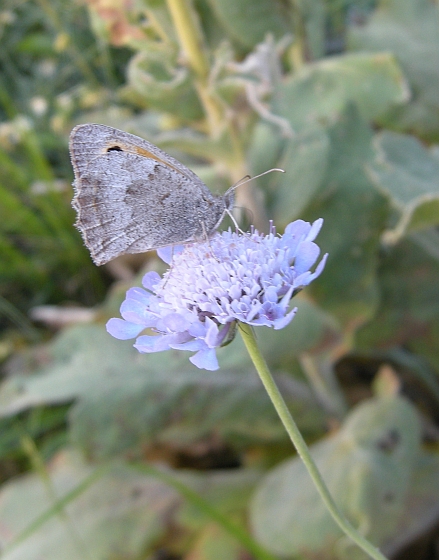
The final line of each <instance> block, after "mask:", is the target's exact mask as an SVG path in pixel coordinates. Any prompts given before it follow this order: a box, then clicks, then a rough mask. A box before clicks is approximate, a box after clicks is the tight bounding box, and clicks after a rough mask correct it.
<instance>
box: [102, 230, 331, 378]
mask: <svg viewBox="0 0 439 560" xmlns="http://www.w3.org/2000/svg"><path fill="white" fill-rule="evenodd" d="M322 224H323V220H322V219H319V220H316V221H315V222H314V223H313V224H310V223H308V222H304V221H303V220H296V221H295V222H292V223H290V224H289V225H288V226H287V227H286V228H285V233H284V234H283V235H282V236H279V235H277V234H276V230H275V228H274V226H273V224H271V226H270V233H269V234H268V235H264V234H261V233H259V232H258V231H257V230H255V229H252V231H251V232H250V233H248V234H242V233H236V232H231V231H230V230H229V231H224V232H222V233H221V234H220V233H216V234H215V235H214V236H213V237H212V238H210V239H209V240H206V241H205V242H200V243H193V244H189V245H186V246H185V247H184V248H181V247H180V248H178V249H177V248H175V247H174V248H173V250H172V248H167V249H164V250H163V249H162V250H159V254H160V256H161V257H162V258H163V260H165V261H166V262H168V263H169V261H170V260H171V259H170V257H171V250H172V253H173V255H172V266H171V268H170V269H169V270H168V271H167V272H166V273H165V275H164V276H163V278H161V277H160V276H159V275H158V274H157V273H156V272H148V273H147V274H145V276H144V278H143V281H142V283H143V287H144V288H131V289H129V290H128V292H127V294H126V299H125V301H124V302H123V303H122V306H121V308H120V312H121V315H122V317H123V319H110V320H109V321H108V323H107V331H108V332H109V333H110V334H111V335H112V336H114V337H115V338H118V339H121V340H127V339H130V338H136V337H137V338H136V342H135V344H134V347H135V348H137V350H139V352H161V351H164V350H170V349H171V348H173V349H178V350H189V351H191V352H195V354H194V355H193V356H191V357H190V358H189V359H190V361H191V362H192V363H193V364H195V365H196V366H197V367H199V368H203V369H207V370H216V369H218V367H219V366H218V361H217V356H216V349H217V348H218V347H219V346H221V345H223V344H224V343H225V342H227V341H228V337H229V336H230V335H231V334H232V332H233V330H234V329H233V327H234V326H235V324H236V322H237V321H240V322H242V323H247V324H248V325H253V326H262V325H265V326H268V327H273V328H274V329H282V328H283V327H285V326H286V325H288V323H289V322H290V321H291V320H292V318H293V317H294V315H295V313H296V308H293V309H289V304H290V300H291V298H292V297H293V296H294V295H296V294H297V292H299V291H300V290H301V289H302V288H303V287H304V286H307V285H308V284H309V283H310V282H312V281H313V280H314V279H315V278H317V276H319V275H320V273H321V272H322V270H323V268H324V266H325V263H326V257H327V255H324V257H323V258H322V259H321V260H320V262H319V264H318V265H317V267H316V269H315V271H314V272H311V271H310V267H312V266H313V265H314V263H315V262H316V261H317V258H318V256H319V254H320V249H319V247H318V246H317V245H316V244H315V243H314V242H313V241H314V239H315V238H316V236H317V234H318V233H319V231H320V228H321V226H322ZM145 329H151V331H153V332H154V333H155V334H141V333H142V331H144V330H145ZM139 335H140V336H139Z"/></svg>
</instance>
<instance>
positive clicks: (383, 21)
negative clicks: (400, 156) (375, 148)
mask: <svg viewBox="0 0 439 560" xmlns="http://www.w3.org/2000/svg"><path fill="white" fill-rule="evenodd" d="M348 44H349V47H350V48H351V49H353V50H362V51H365V50H366V51H372V52H374V51H383V50H389V51H392V52H393V53H394V55H395V57H397V59H398V61H399V62H400V64H401V66H402V68H403V71H404V74H405V75H406V76H407V78H408V81H409V84H410V87H411V89H412V93H413V95H412V99H411V101H410V103H409V104H408V105H407V106H406V107H404V108H399V109H395V110H393V111H392V113H391V114H390V115H389V116H388V118H387V119H386V120H387V122H388V123H389V124H390V125H391V126H392V127H394V128H396V129H398V130H402V131H413V130H414V131H416V132H417V133H419V134H422V135H424V136H427V137H433V138H436V139H437V138H438V132H437V131H438V126H439V101H438V95H437V92H438V90H439V72H438V68H439V6H438V5H437V3H436V2H430V1H429V0H392V1H389V0H381V1H380V3H379V7H378V9H377V10H375V12H374V13H373V15H372V16H371V17H370V19H369V21H368V22H367V23H366V24H364V23H363V24H362V25H361V26H357V27H352V26H351V27H350V32H349V37H348Z"/></svg>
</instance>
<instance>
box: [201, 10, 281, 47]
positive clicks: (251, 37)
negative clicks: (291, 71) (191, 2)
mask: <svg viewBox="0 0 439 560" xmlns="http://www.w3.org/2000/svg"><path fill="white" fill-rule="evenodd" d="M209 4H210V5H211V6H212V8H213V10H214V12H215V14H216V16H217V18H218V20H219V21H220V23H221V25H222V26H223V28H224V29H225V31H226V32H227V33H228V34H229V35H230V37H231V38H233V40H234V41H236V42H237V43H239V44H241V45H243V46H245V47H247V48H249V49H251V48H252V47H254V46H255V45H256V44H257V43H260V42H262V41H263V40H264V39H265V36H266V35H267V33H270V34H272V35H274V37H275V38H281V37H282V36H283V35H284V34H285V33H288V32H290V31H291V14H290V11H289V10H288V7H287V4H285V3H283V2H280V1H279V0H259V1H258V2H254V1H253V0H240V2H236V1H235V0H209Z"/></svg>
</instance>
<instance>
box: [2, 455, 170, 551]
mask: <svg viewBox="0 0 439 560" xmlns="http://www.w3.org/2000/svg"><path fill="white" fill-rule="evenodd" d="M93 470H94V469H93V468H92V467H90V466H88V465H86V464H85V463H84V462H83V461H82V460H81V459H80V458H79V456H78V455H77V454H75V453H73V452H67V453H63V454H62V455H59V456H58V457H57V460H56V461H55V462H53V464H52V465H51V467H50V469H49V474H50V485H51V486H50V490H49V489H48V485H47V481H44V480H43V479H42V478H41V477H40V476H39V475H36V474H28V475H25V476H22V477H20V478H18V479H14V480H13V481H10V482H9V483H8V484H6V485H4V486H3V488H2V491H1V494H0V496H1V499H0V522H1V524H2V526H3V527H4V528H5V532H4V533H3V534H2V537H1V545H2V550H3V548H4V546H6V545H9V546H11V548H10V551H6V552H5V553H4V554H2V558H3V559H4V560H13V559H17V558H20V559H21V560H35V558H38V557H40V558H44V559H45V560H59V559H60V558H62V559H63V560H77V559H78V558H87V559H88V558H110V557H113V555H114V554H115V551H121V554H122V551H123V557H124V558H126V559H127V560H131V559H132V560H135V559H137V558H139V556H140V554H143V553H144V551H145V550H147V549H148V548H149V547H151V545H153V544H154V543H155V542H156V541H157V539H158V538H160V537H161V536H162V535H163V534H164V531H165V529H166V525H167V523H168V518H169V515H170V513H171V512H172V511H173V510H174V509H175V506H176V505H177V504H178V503H179V501H180V499H179V497H178V495H177V494H176V492H175V490H173V489H171V488H169V486H167V485H166V484H164V483H162V482H159V481H157V480H156V479H155V478H153V477H148V476H145V475H143V474H138V473H136V472H134V471H133V470H132V469H130V468H129V467H126V466H124V465H118V466H113V467H111V468H110V469H109V470H108V472H107V473H106V474H102V475H101V476H100V477H99V478H98V479H97V480H96V481H95V482H94V484H92V485H88V487H86V488H84V489H83V490H82V492H80V493H79V495H75V489H76V488H79V487H80V486H81V484H83V482H84V481H85V480H86V479H87V478H88V477H89V476H91V475H92V473H93ZM69 493H72V497H71V498H70V500H68V501H67V503H65V504H64V505H63V506H60V505H58V507H56V506H57V502H58V504H59V502H60V501H61V500H63V499H64V498H65V497H66V496H68V495H69ZM51 508H52V510H53V511H52V512H51ZM46 512H49V515H47V516H46V517H47V518H46V519H45V521H43V522H40V523H38V520H39V519H41V516H44V514H45V513H46ZM50 512H51V513H50ZM32 525H33V527H34V528H33V530H31V531H29V532H30V534H28V536H27V538H25V539H24V540H22V541H21V542H19V543H18V544H17V545H15V546H12V545H13V543H14V541H15V540H16V539H19V540H21V538H20V537H21V535H22V533H24V532H26V531H27V530H28V529H29V527H32ZM5 535H7V537H5Z"/></svg>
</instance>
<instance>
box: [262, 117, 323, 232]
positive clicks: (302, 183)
mask: <svg viewBox="0 0 439 560" xmlns="http://www.w3.org/2000/svg"><path fill="white" fill-rule="evenodd" d="M329 151H330V143H329V138H328V134H327V132H326V131H325V130H324V129H323V128H317V127H316V128H314V129H307V130H304V131H303V132H301V133H299V134H296V135H295V136H294V137H293V138H292V139H291V140H289V141H288V142H287V144H286V146H285V149H284V152H283V154H282V157H281V158H280V160H279V163H278V165H279V166H280V168H281V169H284V171H285V173H283V174H278V173H277V174H276V175H275V176H274V177H273V178H271V181H272V185H271V193H272V196H273V197H274V203H273V211H274V215H275V216H276V224H278V225H279V226H286V225H287V224H288V223H289V222H291V221H292V220H294V219H297V218H299V217H301V216H302V215H303V212H304V210H305V209H306V208H307V207H308V206H309V205H310V203H311V202H312V201H313V200H314V198H315V196H316V193H317V192H319V191H320V189H321V188H322V184H323V183H324V180H325V178H326V173H327V164H328V155H329Z"/></svg>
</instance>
